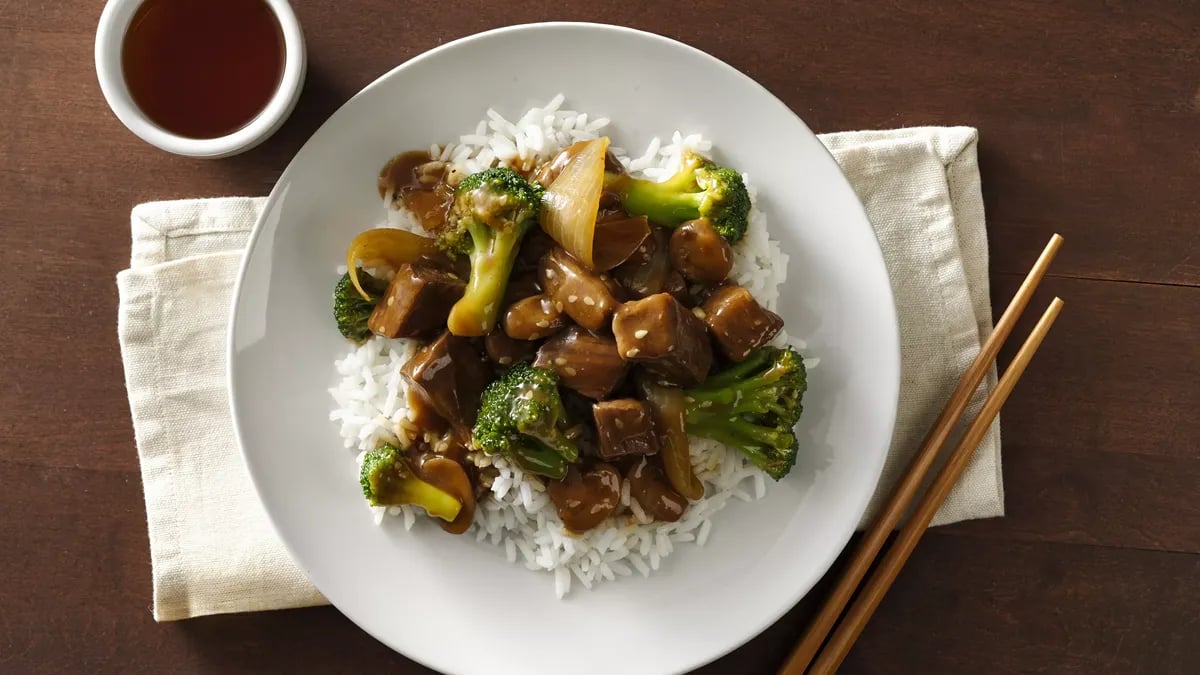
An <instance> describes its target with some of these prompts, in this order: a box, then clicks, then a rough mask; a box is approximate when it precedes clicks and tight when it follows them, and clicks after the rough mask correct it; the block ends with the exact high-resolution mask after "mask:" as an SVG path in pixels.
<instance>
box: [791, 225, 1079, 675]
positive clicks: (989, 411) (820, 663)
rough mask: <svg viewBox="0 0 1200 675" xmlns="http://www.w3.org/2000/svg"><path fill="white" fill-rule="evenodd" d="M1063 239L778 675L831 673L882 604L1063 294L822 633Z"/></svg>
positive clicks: (1008, 313) (1027, 285)
mask: <svg viewBox="0 0 1200 675" xmlns="http://www.w3.org/2000/svg"><path fill="white" fill-rule="evenodd" d="M1062 241H1063V239H1062V237H1060V236H1059V235H1057V234H1056V235H1054V236H1053V237H1051V238H1050V243H1048V244H1046V248H1045V250H1043V251H1042V254H1041V256H1039V257H1038V259H1037V262H1036V263H1034V265H1033V269H1031V270H1030V271H1029V274H1028V275H1027V276H1026V277H1025V281H1023V282H1022V283H1021V287H1020V288H1019V289H1017V293H1016V295H1014V296H1013V299H1012V302H1010V303H1009V305H1008V308H1007V309H1005V310H1004V314H1003V315H1002V316H1001V317H1000V320H999V321H997V322H996V328H995V330H994V331H993V332H992V335H991V337H989V338H988V339H987V341H986V342H985V343H984V345H983V348H982V349H980V350H979V355H978V356H977V357H975V362H974V363H972V364H971V366H970V367H969V368H968V369H967V371H966V372H965V373H964V374H963V376H962V379H961V380H959V382H958V386H957V387H956V388H955V390H954V393H953V394H951V396H950V400H949V401H947V402H946V407H945V408H943V409H942V412H941V414H940V415H939V416H938V418H937V421H935V422H934V423H933V427H932V428H931V429H930V430H929V434H928V435H927V436H926V437H925V441H924V442H923V443H922V444H921V448H920V450H918V451H917V454H916V456H915V457H913V460H912V462H911V463H910V464H909V465H908V469H907V471H905V474H904V476H903V477H902V478H901V479H900V482H899V483H898V484H897V485H896V488H895V490H894V492H893V493H892V495H891V497H890V498H889V499H888V502H887V504H886V505H885V506H884V507H883V510H882V511H881V512H880V514H879V515H878V516H877V517H876V518H875V522H873V523H872V524H871V527H870V528H869V529H868V530H867V532H866V534H865V535H864V536H863V538H862V541H861V542H860V543H859V545H858V549H857V550H856V551H855V552H854V556H853V557H852V558H851V560H850V563H849V565H847V567H846V569H845V571H844V572H843V573H842V576H841V578H840V579H838V582H837V585H836V586H835V587H834V589H833V591H832V592H831V593H830V594H829V597H828V598H826V600H825V604H824V605H823V606H822V607H821V610H820V612H818V613H817V615H816V617H815V618H814V619H813V621H812V623H811V624H810V625H809V627H808V631H807V632H806V633H805V634H804V638H803V639H802V640H801V641H800V644H798V645H797V646H796V649H795V650H794V651H793V652H792V655H791V657H790V658H789V659H788V661H787V663H786V664H784V666H783V668H782V669H780V671H779V672H780V675H804V673H809V674H810V675H829V674H830V673H833V672H836V671H837V669H838V666H840V665H841V664H842V661H843V660H845V658H846V655H847V654H848V653H849V652H850V648H851V647H852V646H853V645H854V641H855V640H857V639H858V636H859V635H861V634H862V631H863V629H864V628H865V627H866V625H867V621H869V620H870V619H871V615H872V614H873V613H874V612H875V609H876V608H877V607H879V603H880V602H881V601H882V600H883V596H884V594H886V593H887V591H888V589H889V588H891V586H892V582H894V581H895V580H896V576H897V575H898V574H899V573H900V568H901V567H903V566H904V563H905V562H907V561H908V557H909V555H911V554H912V552H913V549H914V548H915V547H916V545H917V542H918V541H920V539H921V535H923V534H925V530H926V529H927V528H928V527H929V523H930V521H931V520H933V515H934V514H935V513H936V512H937V510H938V508H939V507H940V506H941V505H942V502H943V501H945V500H946V496H947V495H948V494H950V489H951V488H953V487H954V483H955V481H957V480H958V477H959V475H961V474H962V472H963V469H965V468H966V466H967V463H968V462H969V461H970V459H971V455H972V454H973V453H974V452H975V447H976V446H977V445H979V441H980V440H981V439H982V438H983V435H984V433H986V432H987V430H988V427H990V426H991V424H992V421H993V420H994V419H996V415H997V413H999V412H1000V407H1001V406H1003V405H1004V402H1005V401H1007V400H1008V395H1009V394H1010V393H1012V390H1013V387H1014V386H1016V384H1017V380H1019V379H1020V378H1021V375H1022V373H1024V372H1025V367H1026V366H1028V365H1029V361H1030V359H1032V358H1033V355H1034V353H1035V352H1036V351H1037V350H1038V347H1039V346H1041V344H1042V340H1043V339H1044V338H1045V337H1046V333H1047V332H1049V331H1050V326H1052V325H1053V324H1054V320H1055V319H1056V318H1058V313H1059V312H1060V311H1061V310H1062V306H1063V301H1062V299H1061V298H1054V300H1053V301H1052V302H1051V303H1050V306H1049V307H1047V308H1046V311H1045V313H1043V314H1042V318H1041V319H1039V320H1038V322H1037V325H1036V326H1034V328H1033V331H1032V332H1031V333H1030V334H1029V337H1028V338H1026V340H1025V343H1024V344H1022V345H1021V348H1020V349H1019V350H1018V351H1017V355H1016V356H1015V357H1013V360H1012V362H1011V363H1010V364H1009V366H1008V369H1006V370H1005V371H1004V375H1002V376H1001V377H1000V381H999V383H997V385H996V388H995V389H994V390H993V391H992V393H991V394H990V395H989V396H988V397H987V400H985V401H984V404H983V408H982V409H981V410H980V411H979V415H978V416H977V417H976V418H975V420H974V421H973V422H972V423H971V425H970V427H968V428H967V431H966V433H965V434H964V435H963V436H962V439H961V440H959V442H958V445H957V446H955V448H954V450H953V451H951V453H950V457H949V459H948V460H947V461H946V464H945V465H944V466H943V468H942V470H941V472H940V473H939V474H938V475H937V477H936V478H934V479H933V483H932V484H931V485H930V486H929V489H928V490H927V491H926V493H925V495H924V497H922V498H921V500H920V502H918V504H917V506H916V508H915V509H914V510H913V512H912V515H911V516H910V517H909V519H908V521H907V522H906V523H905V524H904V527H903V528H901V530H900V533H899V534H898V535H897V536H896V540H895V541H894V542H893V544H892V547H891V548H890V549H888V551H887V552H886V553H885V554H884V557H883V560H882V561H881V562H880V563H879V566H878V567H877V568H876V569H875V571H874V573H873V574H872V575H871V577H870V578H869V579H867V583H866V585H865V586H863V587H862V589H861V591H860V592H859V594H858V597H857V598H855V600H854V603H853V604H852V605H850V609H849V610H848V611H847V612H846V615H845V617H844V618H843V619H842V621H841V623H840V624H839V625H838V626H837V630H836V631H834V633H833V636H832V637H830V638H829V641H828V642H826V640H825V638H826V636H828V635H829V632H830V630H832V629H833V627H834V624H835V623H837V620H838V617H839V616H841V614H842V610H844V609H845V608H846V605H847V604H849V603H850V599H851V597H852V596H853V595H854V592H855V590H856V589H857V588H858V586H859V583H860V582H862V580H863V578H864V577H865V576H866V575H867V571H868V569H869V568H870V567H871V564H872V562H874V561H875V558H876V556H878V555H879V551H880V550H881V549H882V548H883V545H884V542H885V541H886V540H887V537H888V534H889V533H890V532H891V531H892V530H893V529H894V528H895V527H896V525H897V524H898V523H899V522H900V520H901V518H902V517H903V516H904V512H905V511H906V510H907V509H908V507H909V505H910V503H911V502H912V501H913V499H915V498H916V497H917V491H918V490H919V489H920V486H921V482H922V480H923V479H924V478H925V476H926V474H928V473H929V470H930V468H931V467H932V466H933V464H934V461H935V460H936V459H937V457H938V455H939V454H940V453H941V451H942V447H943V446H945V445H946V442H947V440H948V439H949V437H950V433H951V432H952V431H953V429H954V427H955V426H956V424H957V423H958V421H959V419H960V418H961V417H962V416H963V412H964V411H965V410H966V408H967V403H968V402H969V401H970V400H971V396H972V394H974V392H975V389H976V387H978V386H979V383H980V382H981V381H983V376H984V374H985V373H987V371H988V367H989V366H990V365H991V363H992V362H993V361H994V360H995V359H996V355H997V354H998V353H999V352H1000V346H1001V345H1003V344H1004V341H1005V340H1007V339H1008V336H1009V334H1010V333H1012V329H1013V326H1014V325H1015V324H1016V322H1017V319H1019V318H1020V316H1021V313H1022V312H1024V311H1025V307H1026V306H1027V305H1028V304H1029V300H1030V298H1032V297H1033V293H1034V291H1036V290H1037V287H1038V284H1039V283H1040V282H1041V281H1042V278H1043V277H1044V276H1045V275H1046V270H1047V269H1048V268H1049V267H1050V263H1051V261H1053V260H1054V256H1055V255H1056V254H1057V253H1058V249H1059V247H1060V246H1062ZM822 644H824V649H822ZM810 666H811V667H810Z"/></svg>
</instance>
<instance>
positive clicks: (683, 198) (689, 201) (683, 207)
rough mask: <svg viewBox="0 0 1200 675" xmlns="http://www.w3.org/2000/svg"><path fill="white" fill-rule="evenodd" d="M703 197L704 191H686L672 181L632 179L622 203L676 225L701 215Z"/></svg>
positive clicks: (655, 219) (662, 222) (634, 211)
mask: <svg viewBox="0 0 1200 675" xmlns="http://www.w3.org/2000/svg"><path fill="white" fill-rule="evenodd" d="M703 199H704V193H703V192H685V191H684V190H681V189H679V187H677V186H675V185H673V184H672V183H671V182H667V183H654V182H651V181H646V180H638V179H630V180H629V181H628V182H627V183H626V189H625V193H624V199H623V200H622V204H623V205H624V207H625V210H626V211H628V212H629V213H630V214H631V215H634V216H646V217H647V218H649V219H650V220H651V221H653V222H655V223H658V224H660V225H665V226H668V227H675V226H677V225H679V224H680V223H683V222H686V221H688V220H694V219H696V218H699V217H700V203H701V201H702V200H703Z"/></svg>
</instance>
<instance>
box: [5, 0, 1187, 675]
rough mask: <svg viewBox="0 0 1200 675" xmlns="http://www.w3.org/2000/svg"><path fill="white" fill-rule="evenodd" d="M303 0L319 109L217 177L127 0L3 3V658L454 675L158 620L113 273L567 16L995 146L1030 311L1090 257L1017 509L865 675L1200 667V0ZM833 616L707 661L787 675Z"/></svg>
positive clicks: (1035, 403) (124, 667)
mask: <svg viewBox="0 0 1200 675" xmlns="http://www.w3.org/2000/svg"><path fill="white" fill-rule="evenodd" d="M294 4H295V7H296V11H297V14H298V15H299V17H300V20H301V22H302V23H303V25H304V27H305V30H306V35H307V39H308V49H309V63H310V66H309V75H308V80H307V84H306V87H305V91H304V95H303V97H302V99H301V101H300V104H299V107H298V108H297V110H296V112H295V114H294V115H293V117H292V118H291V120H290V121H289V122H288V123H287V125H286V126H285V127H284V128H283V129H282V130H281V131H280V132H279V133H278V134H277V135H276V136H275V137H274V138H272V139H271V140H270V141H268V142H267V143H266V144H264V145H263V146H261V147H259V148H257V149H256V150H254V151H252V152H250V153H247V154H245V155H242V156H239V157H235V158H232V159H227V160H220V161H200V160H189V159H183V158H178V157H173V156H169V155H166V154H164V153H161V152H159V151H157V150H155V149H153V148H151V147H149V146H147V145H146V144H144V143H142V142H141V141H139V140H137V139H136V138H135V137H134V136H133V135H132V134H130V133H129V132H127V131H126V130H125V129H124V128H123V127H122V126H121V125H120V124H119V123H118V122H117V120H116V119H115V118H114V117H113V115H112V114H111V113H110V112H109V110H108V108H107V107H106V105H105V103H104V101H103V99H102V97H101V96H100V92H99V88H98V86H97V85H96V80H95V72H94V69H93V61H92V48H93V37H94V30H95V26H96V22H97V19H98V17H99V13H100V10H101V7H102V3H101V2H99V1H98V0H88V1H87V2H70V3H68V2H52V1H48V2H19V1H6V0H0V312H2V316H3V317H4V323H5V325H4V327H3V329H2V330H0V355H2V358H0V385H2V386H0V541H3V542H4V543H3V545H0V672H3V673H36V672H46V673H59V672H85V673H141V672H145V673H164V672H179V673H190V672H220V673H227V672H234V673H259V672H331V673H332V672H346V673H361V672H366V671H371V672H401V673H422V672H427V671H426V670H425V669H423V668H421V667H420V666H418V665H416V664H414V663H412V662H411V661H408V660H407V659H405V658H404V657H403V656H400V655H397V654H394V653H392V652H390V651H389V650H388V649H387V648H386V647H384V646H382V645H381V644H379V643H377V642H375V641H374V640H373V639H372V638H370V637H369V636H367V635H366V634H365V633H363V632H361V631H360V630H359V629H358V628H356V627H355V626H354V625H353V624H351V623H350V622H349V621H347V620H346V619H345V618H343V617H342V616H341V615H340V614H339V613H338V612H337V611H336V610H334V609H332V608H327V607H326V608H315V609H306V610H294V611H280V612H272V613H264V614H254V615H236V616H219V617H208V618H202V619H195V620H190V621H183V622H177V623H173V624H163V625H156V624H155V623H154V621H153V620H152V618H151V615H150V610H149V605H150V566H149V551H148V545H147V538H146V529H145V512H144V507H143V503H142V495H141V486H140V482H139V478H138V472H137V456H136V452H135V448H134V444H133V433H132V429H131V426H130V422H129V412H128V406H127V403H126V400H125V389H124V382H123V379H122V378H123V376H122V370H121V364H120V357H119V353H118V349H117V340H116V330H115V327H116V321H115V318H116V304H117V294H116V286H115V283H114V275H115V274H116V273H117V271H119V270H120V269H122V268H124V267H125V266H126V265H127V262H128V255H129V241H128V238H129V230H128V215H129V209H130V208H131V207H132V206H133V205H134V204H136V203H138V202H141V201H146V200H150V199H159V198H170V197H190V196H216V195H228V194H239V195H241V194H250V195H253V194H266V193H267V192H268V191H269V190H270V188H271V186H272V184H273V183H274V181H275V178H276V177H277V176H278V175H279V173H280V171H282V169H283V167H284V166H285V165H286V163H287V161H288V160H289V158H290V157H291V156H292V155H293V154H294V153H295V152H296V150H297V149H299V147H300V146H301V144H303V142H304V141H305V139H307V138H308V137H309V136H310V135H311V134H312V133H313V131H314V130H315V129H316V128H317V127H318V126H319V125H320V123H321V122H322V121H323V120H324V119H325V118H327V117H328V116H329V115H330V114H331V113H332V112H333V111H334V110H335V109H337V107H338V106H339V105H341V104H342V103H343V102H345V100H346V99H348V98H349V97H350V96H351V95H353V94H354V92H356V91H357V90H358V89H359V88H361V87H362V86H364V85H366V84H367V83H368V82H370V81H371V80H373V79H374V78H375V77H377V76H378V75H380V74H382V73H384V72H386V71H387V70H388V69H390V68H391V67H393V66H394V65H396V64H399V63H401V62H403V61H405V60H406V59H409V58H411V57H413V56H415V55H417V54H419V53H421V52H422V51H424V50H426V49H429V48H431V47H434V46H437V45H439V44H442V43H444V42H446V41H449V40H452V39H454V38H457V37H461V36H463V35H467V34H470V33H474V32H477V31H480V30H485V29H489V28H494V27H497V26H501V25H506V24H512V23H522V22H529V21H540V20H549V19H570V20H589V21H603V22H609V23H620V24H625V25H629V26H633V27H636V28H642V29H646V30H650V31H654V32H658V33H661V34H664V35H667V36H670V37H674V38H678V39H681V40H684V41H686V42H689V43H691V44H693V45H695V46H697V47H699V48H700V49H703V50H705V51H708V52H710V53H712V54H714V55H716V56H717V57H719V58H721V59H724V60H725V61H727V62H729V63H731V64H732V65H733V66H735V67H737V68H739V69H740V70H742V71H744V72H746V73H747V74H749V75H750V76H751V77H753V78H755V79H757V80H758V81H759V82H761V83H762V84H763V85H765V86H766V87H767V88H768V89H770V90H771V91H772V92H774V93H775V94H776V95H778V96H779V97H780V98H781V99H783V100H784V101H785V102H786V103H787V104H788V105H790V106H791V107H792V109H793V110H795V111H796V112H797V113H798V114H799V115H800V116H801V117H803V118H804V119H805V120H806V121H807V122H808V124H809V125H810V126H811V127H812V128H813V129H814V130H815V131H818V132H825V131H836V130H846V129H859V128H886V127H896V126H904V125H939V124H963V125H971V126H976V127H978V128H979V129H980V134H981V143H980V158H981V168H982V173H983V184H984V195H985V201H986V206H987V213H988V231H989V242H990V245H991V256H992V261H991V264H992V272H993V274H992V279H993V284H994V286H993V299H994V301H995V303H996V304H997V305H999V306H1000V307H1003V305H1004V304H1005V303H1006V302H1007V299H1008V297H1009V295H1010V294H1011V293H1012V291H1013V290H1014V289H1015V287H1016V284H1017V282H1018V281H1019V278H1020V275H1021V274H1022V273H1023V272H1024V271H1025V270H1026V269H1027V268H1028V266H1029V264H1030V263H1031V262H1032V260H1033V258H1034V257H1035V256H1036V254H1037V252H1038V251H1039V250H1040V249H1041V247H1042V245H1043V244H1044V243H1045V241H1046V239H1047V238H1048V237H1049V235H1050V233H1051V232H1054V231H1058V232H1061V233H1062V234H1063V235H1064V236H1065V237H1066V240H1067V243H1066V247H1065V248H1064V249H1063V253H1062V254H1061V255H1060V257H1059V259H1058V261H1057V262H1056V263H1055V267H1054V269H1053V275H1052V276H1051V277H1050V278H1048V279H1047V281H1046V283H1045V284H1044V285H1043V290H1042V293H1041V296H1042V297H1041V299H1038V300H1035V301H1034V305H1033V306H1034V307H1038V308H1040V307H1042V306H1044V304H1045V301H1046V300H1048V299H1049V297H1051V296H1052V295H1054V294H1057V295H1061V296H1062V297H1063V298H1064V299H1066V300H1067V309H1066V311H1065V312H1064V313H1063V316H1062V318H1061V320H1060V321H1059V323H1058V325H1057V326H1056V328H1055V330H1054V332H1053V333H1052V334H1051V336H1050V338H1049V339H1048V341H1047V342H1046V344H1045V346H1044V347H1043V349H1042V351H1041V353H1039V355H1038V356H1037V358H1036V359H1035V360H1034V362H1033V365H1032V367H1031V369H1030V371H1029V373H1028V374H1027V375H1026V377H1025V379H1024V380H1023V381H1022V382H1021V384H1020V385H1019V386H1018V388H1017V390H1016V392H1015V394H1014V396H1013V399H1012V400H1011V402H1010V403H1009V405H1008V407H1007V408H1006V409H1005V411H1004V412H1003V413H1002V423H1003V439H1004V478H1005V485H1006V493H1007V507H1008V516H1007V517H1005V518H1002V519H995V520H989V521H978V522H971V523H963V524H959V525H954V526H950V527H945V528H939V529H936V530H933V531H931V532H930V534H929V535H928V536H927V537H926V538H925V540H924V541H923V542H922V543H921V544H920V546H919V547H918V548H917V551H916V553H915V555H914V557H913V559H912V561H911V562H910V563H909V564H908V567H907V568H906V570H905V571H904V573H902V574H901V576H900V579H899V581H898V583H897V585H896V587H895V588H894V589H893V590H892V592H891V594H890V595H889V596H888V597H887V599H886V600H885V601H884V603H883V605H882V607H881V608H880V610H879V613H878V614H877V615H876V616H875V618H874V620H873V621H872V623H871V624H870V625H869V626H868V628H867V630H866V632H865V633H864V635H863V637H862V639H861V641H860V642H859V644H858V645H857V647H856V648H855V650H854V651H853V653H852V654H851V655H850V658H849V659H848V660H847V662H846V664H845V666H844V668H843V672H846V673H872V674H875V673H954V672H971V673H1015V672H1044V673H1153V674H1155V675H1157V674H1160V673H1196V672H1200V639H1197V638H1200V505H1198V503H1200V500H1198V499H1197V493H1198V488H1200V412H1198V411H1200V337H1198V336H1200V4H1198V3H1196V2H1194V1H1190V0H1146V1H1136V0H1108V1H1107V2H1100V1H1098V0H1075V1H1047V2H1038V1H1032V0H1031V1H1029V2H1020V1H1017V0H997V1H995V2H983V3H975V2H971V3H969V2H942V1H938V0H926V1H916V2H886V1H883V0H874V1H863V2H849V1H843V2H826V3H817V2H803V3H800V2H783V1H777V2H743V3H732V2H721V1H718V0H694V1H693V2H689V3H644V2H638V1H635V0H616V1H611V2H605V3H598V2H580V1H578V0H564V1H563V2H560V3H556V4H549V3H542V2H534V3H512V2H484V1H483V0H463V1H460V2H446V3H419V2H397V1H396V0H356V1H345V0H343V1H342V2H337V1H335V0H321V1H316V0H312V1H305V0H298V1H297V2H295V3H294ZM698 96H700V98H699V100H700V104H701V105H702V94H698ZM1036 313H1037V312H1033V314H1036ZM1027 329H1028V326H1025V327H1024V328H1022V327H1018V329H1017V332H1016V333H1015V334H1016V335H1021V334H1023V333H1022V331H1023V330H1027ZM1004 358H1007V355H1005V357H1004ZM1002 360H1004V359H1002ZM834 572H836V568H835V569H834ZM815 593H818V594H819V593H820V588H818V590H817V591H816V592H815ZM812 609H813V599H812V598H810V599H809V600H806V601H805V602H803V603H801V605H800V606H799V607H797V608H796V609H794V610H793V611H792V612H790V613H789V614H788V615H787V616H786V617H784V618H783V619H782V620H780V621H779V622H778V623H776V624H775V625H774V626H772V627H771V628H769V629H767V630H766V631H765V632H764V633H763V634H762V635H760V636H759V637H758V638H756V639H754V640H752V641H751V642H749V643H748V644H746V645H745V646H744V647H742V648H740V649H738V650H737V651H735V652H734V653H732V654H730V655H728V656H726V657H724V658H722V659H720V660H719V661H717V662H715V663H713V664H711V665H709V666H707V667H705V668H704V669H702V672H705V673H739V674H740V673H769V672H773V671H774V669H775V668H776V667H778V665H779V664H781V663H782V661H783V659H784V657H785V656H786V654H787V653H788V651H789V649H790V647H791V645H792V643H793V642H794V641H795V640H796V639H797V638H798V637H799V635H800V632H801V629H802V624H803V621H804V619H805V617H806V616H807V615H808V614H809V612H811V611H812ZM713 611H719V609H717V608H714V610H713ZM564 672H569V669H565V670H564Z"/></svg>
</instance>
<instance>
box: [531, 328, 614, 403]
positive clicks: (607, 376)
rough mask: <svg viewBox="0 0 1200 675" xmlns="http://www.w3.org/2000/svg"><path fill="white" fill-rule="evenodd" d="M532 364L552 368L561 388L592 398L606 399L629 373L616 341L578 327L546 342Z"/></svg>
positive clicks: (569, 329)
mask: <svg viewBox="0 0 1200 675" xmlns="http://www.w3.org/2000/svg"><path fill="white" fill-rule="evenodd" d="M533 365H535V366H537V367H538V368H552V369H554V370H555V371H556V372H557V373H558V375H559V378H560V379H561V380H562V383H563V385H564V386H566V387H568V388H570V389H574V390H575V391H577V392H579V393H580V394H583V395H584V396H587V397H589V398H594V399H601V398H604V397H605V396H608V395H609V393H611V392H612V390H613V389H616V388H617V385H619V384H620V383H621V380H622V379H623V378H624V377H625V373H626V372H627V371H628V370H629V364H627V363H625V361H624V360H622V359H621V356H620V355H619V354H617V343H616V341H614V340H613V339H612V338H610V337H607V336H600V335H594V334H592V333H589V332H587V331H585V330H583V329H581V328H579V327H578V326H572V327H571V328H568V329H567V330H565V331H563V332H561V333H559V334H558V335H555V336H554V337H552V338H550V339H549V340H546V342H545V343H543V344H542V347H541V349H538V355H537V359H535V360H534V362H533Z"/></svg>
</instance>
